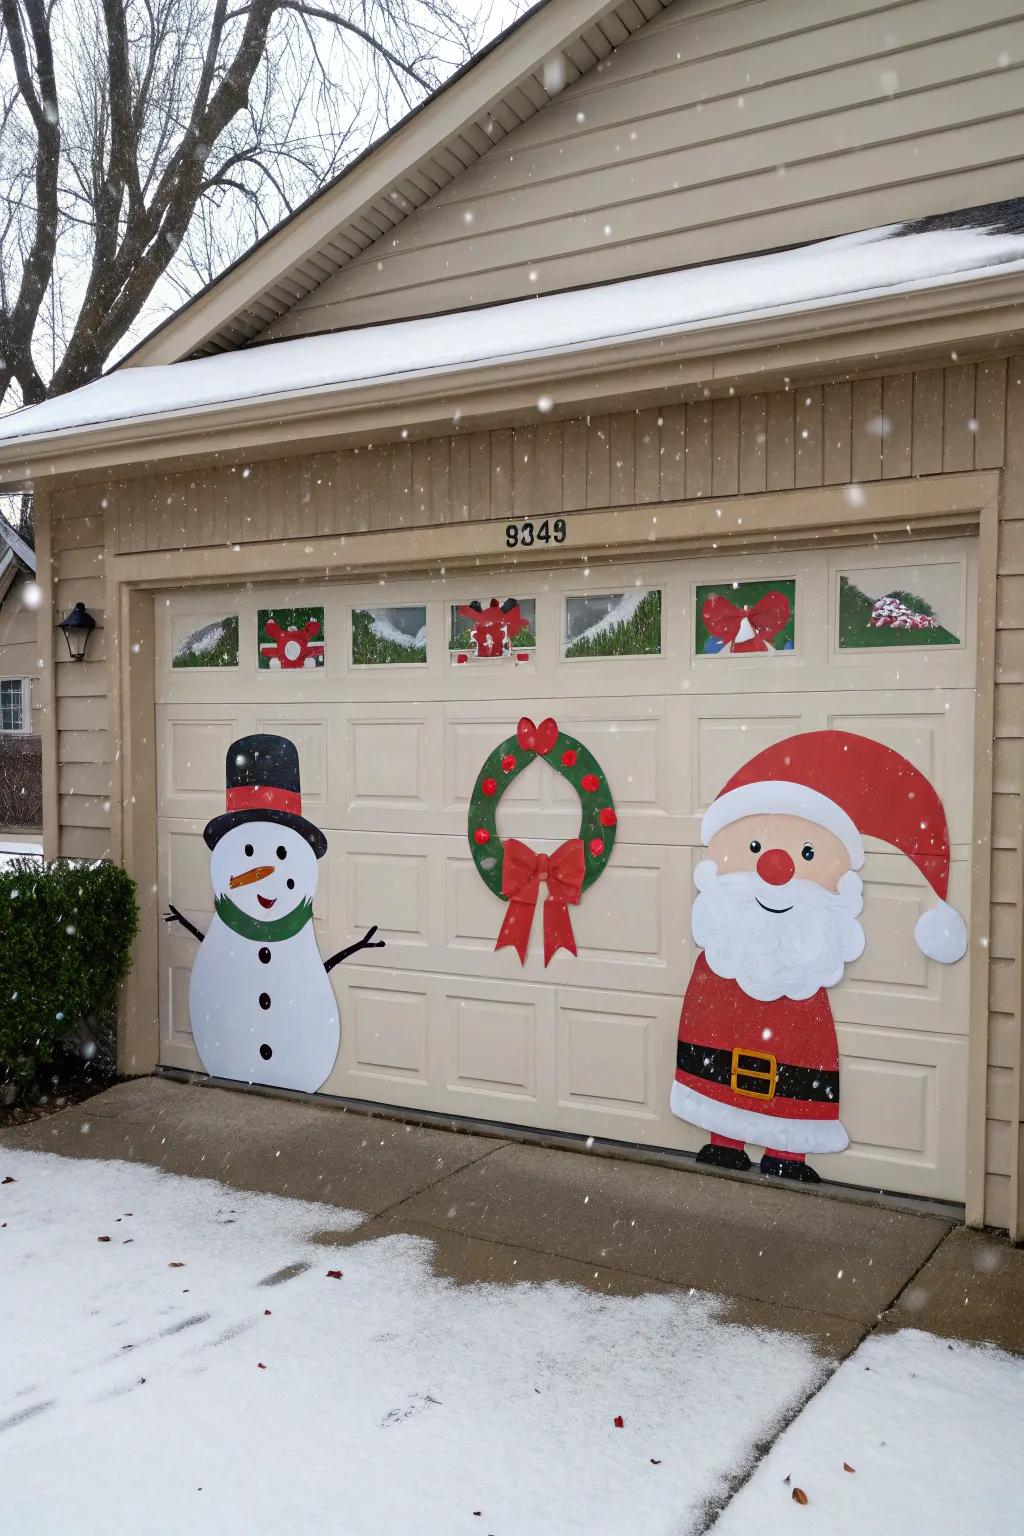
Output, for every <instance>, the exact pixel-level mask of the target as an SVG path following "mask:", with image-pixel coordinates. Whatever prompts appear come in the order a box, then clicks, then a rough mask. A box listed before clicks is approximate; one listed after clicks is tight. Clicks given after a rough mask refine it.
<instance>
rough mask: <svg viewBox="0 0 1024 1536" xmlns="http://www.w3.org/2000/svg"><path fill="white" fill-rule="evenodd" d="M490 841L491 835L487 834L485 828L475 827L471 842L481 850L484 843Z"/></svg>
mask: <svg viewBox="0 0 1024 1536" xmlns="http://www.w3.org/2000/svg"><path fill="white" fill-rule="evenodd" d="M490 840H491V834H490V833H489V832H488V830H487V828H486V827H477V829H476V831H475V832H474V833H473V841H474V843H479V844H480V846H481V848H482V847H483V845H484V843H489V842H490Z"/></svg>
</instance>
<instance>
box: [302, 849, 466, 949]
mask: <svg viewBox="0 0 1024 1536" xmlns="http://www.w3.org/2000/svg"><path fill="white" fill-rule="evenodd" d="M328 864H329V868H328V870H327V871H326V876H327V879H328V881H329V884H330V888H331V910H332V912H333V914H334V915H335V917H336V921H337V931H336V932H334V933H332V935H331V943H332V945H333V947H334V948H336V949H337V948H341V947H343V945H344V944H345V942H346V935H352V936H353V937H356V936H361V935H362V934H363V933H365V932H366V930H367V928H369V927H370V926H371V925H372V924H374V923H376V924H377V926H378V927H379V928H380V932H381V936H382V937H384V938H385V941H386V943H387V946H388V949H387V956H386V958H387V959H388V961H391V960H393V959H394V953H393V951H395V950H396V949H399V948H400V949H403V950H408V949H413V950H415V951H417V955H418V958H416V959H414V960H413V961H412V962H411V963H413V964H417V965H420V966H422V964H423V955H422V951H423V949H424V948H426V947H428V946H436V944H437V942H438V940H439V938H440V935H441V932H442V924H441V921H440V913H439V910H438V902H437V901H436V900H435V899H434V894H433V893H434V889H435V886H436V885H439V880H438V879H437V876H438V874H439V867H440V861H439V860H438V859H437V857H436V850H435V849H434V848H433V847H432V846H431V840H430V839H428V838H412V839H405V838H403V839H399V838H394V837H392V838H390V839H388V838H381V837H374V836H373V835H372V834H365V833H364V834H359V835H356V836H353V835H352V834H351V833H349V834H346V833H340V832H338V833H334V834H333V835H332V836H331V839H330V852H329V854H328Z"/></svg>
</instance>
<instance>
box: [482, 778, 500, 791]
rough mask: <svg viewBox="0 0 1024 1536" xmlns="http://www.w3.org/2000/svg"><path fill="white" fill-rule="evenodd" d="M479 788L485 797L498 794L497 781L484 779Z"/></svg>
mask: <svg viewBox="0 0 1024 1536" xmlns="http://www.w3.org/2000/svg"><path fill="white" fill-rule="evenodd" d="M480 788H481V789H482V790H483V792H484V794H485V795H496V794H497V792H498V781H497V779H484V781H483V783H482V784H481V785H480Z"/></svg>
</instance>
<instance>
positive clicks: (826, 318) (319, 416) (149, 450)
mask: <svg viewBox="0 0 1024 1536" xmlns="http://www.w3.org/2000/svg"><path fill="white" fill-rule="evenodd" d="M1022 340H1024V270H1018V271H1013V272H1009V273H1005V274H997V275H994V276H989V277H985V278H976V279H972V280H969V281H962V280H961V281H958V282H952V283H947V284H942V285H936V286H930V287H926V288H922V289H919V290H917V291H916V292H910V293H908V292H893V293H891V294H884V295H872V296H868V297H865V298H858V299H851V300H845V301H843V302H841V303H835V304H828V305H822V306H818V307H814V308H809V309H804V310H799V311H791V312H787V313H776V314H774V315H772V316H767V317H763V318H755V319H745V320H743V321H734V322H722V323H714V324H708V325H703V326H699V327H691V328H689V329H687V330H685V331H681V332H678V333H675V334H671V335H663V336H658V337H653V338H652V337H645V338H642V339H635V340H628V341H623V342H618V343H614V344H608V345H600V346H596V347H585V348H574V349H571V350H567V351H565V352H561V353H554V354H552V353H547V354H543V355H537V356H531V357H525V358H514V359H506V360H502V361H499V362H494V363H488V364H485V365H474V366H471V367H460V368H453V369H449V370H445V371H443V372H441V371H432V372H426V373H421V374H411V375H409V374H406V375H400V376H396V377H394V378H392V379H390V380H386V381H383V382H382V381H381V380H379V379H373V380H369V381H367V382H365V383H359V384H357V385H353V384H347V383H346V384H343V385H333V386H329V387H325V388H322V389H317V390H310V391H302V392H295V393H291V394H289V393H287V392H282V393H280V394H278V395H273V396H261V397H259V398H258V399H251V400H245V401H236V402H227V403H222V404H217V405H212V406H205V407H202V408H199V409H194V410H187V411H176V412H168V413H165V414H162V415H153V416H147V417H145V418H141V419H137V420H133V421H129V422H125V421H118V422H110V423H100V424H97V425H94V426H88V427H80V428H75V429H72V430H66V431H62V432H53V433H48V434H45V435H40V436H38V437H35V438H31V439H24V440H22V441H20V442H19V441H17V440H13V441H10V442H7V443H0V486H3V487H6V488H9V489H13V488H28V487H30V486H31V485H33V484H35V483H38V482H39V481H42V480H48V479H51V478H54V477H57V476H61V475H65V474H69V473H72V472H74V473H94V474H97V475H101V474H102V473H103V472H105V471H107V472H109V471H117V472H126V471H137V470H138V469H139V468H140V467H141V468H145V467H149V466H152V465H156V464H160V465H161V467H162V468H164V469H166V468H167V467H168V466H169V464H171V463H173V462H174V461H181V460H188V462H189V463H192V464H195V463H199V462H207V463H217V462H222V461H224V460H226V459H227V460H231V461H234V460H237V459H238V458H240V457H248V458H251V459H257V458H268V457H281V456H283V455H284V454H286V453H301V452H313V451H315V450H316V449H317V448H318V447H322V446H324V445H327V444H329V445H331V446H334V447H339V446H345V445H346V444H348V443H355V442H365V441H366V440H367V438H368V436H370V435H376V436H377V437H378V440H380V439H384V440H386V439H387V438H388V437H393V436H397V435H398V434H399V432H400V431H401V430H402V429H405V430H407V431H408V432H409V433H410V435H415V436H417V437H420V436H426V435H429V434H430V433H437V432H438V431H444V430H449V431H450V430H452V429H453V421H455V420H456V419H457V420H458V423H459V430H462V431H465V430H469V429H470V428H471V427H477V426H480V427H483V426H487V425H500V424H501V423H502V422H506V421H512V420H522V419H523V417H524V415H525V416H529V415H530V414H531V413H532V414H533V415H534V416H535V418H536V420H537V421H538V422H543V421H544V420H548V419H550V416H548V415H541V414H540V413H539V412H538V410H537V400H538V395H539V393H543V394H545V395H548V396H551V397H552V399H553V401H554V407H553V414H554V415H555V416H559V417H565V416H569V415H572V414H576V413H579V412H580V411H590V410H593V409H595V408H597V409H601V410H612V409H617V408H621V407H623V406H629V405H642V404H644V403H655V402H664V401H665V400H668V399H672V400H680V399H687V398H693V397H695V396H697V395H699V394H700V392H701V391H702V390H704V389H709V390H710V392H711V393H712V394H720V393H724V392H726V390H727V389H728V388H730V387H736V388H740V389H744V390H746V391H750V390H752V389H753V388H755V387H756V388H759V389H769V388H773V387H776V386H777V385H778V384H779V383H781V381H782V380H783V379H784V378H790V379H792V378H797V377H801V378H808V377H813V376H821V375H822V374H823V373H824V372H829V373H832V374H836V373H839V374H843V375H847V374H850V375H852V374H855V373H863V372H866V371H868V370H870V371H874V372H878V371H880V370H884V369H886V368H889V369H891V368H892V367H895V366H903V365H908V366H909V365H911V364H913V363H915V362H920V361H925V360H929V359H931V360H934V359H936V358H947V359H948V357H949V354H950V352H951V350H953V349H956V350H957V351H958V352H959V354H960V355H961V356H967V355H969V354H971V355H973V354H977V353H981V352H991V351H993V350H995V349H999V348H1009V347H1011V346H1014V345H1017V344H1019V343H1020V342H1021V341H1022ZM456 413H457V415H456Z"/></svg>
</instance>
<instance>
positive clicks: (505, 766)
mask: <svg viewBox="0 0 1024 1536" xmlns="http://www.w3.org/2000/svg"><path fill="white" fill-rule="evenodd" d="M515 765H516V760H515V758H514V757H513V755H512V753H511V752H506V753H505V756H504V757H503V758H502V760H501V771H502V773H511V772H512V769H513V768H514V767H515Z"/></svg>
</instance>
